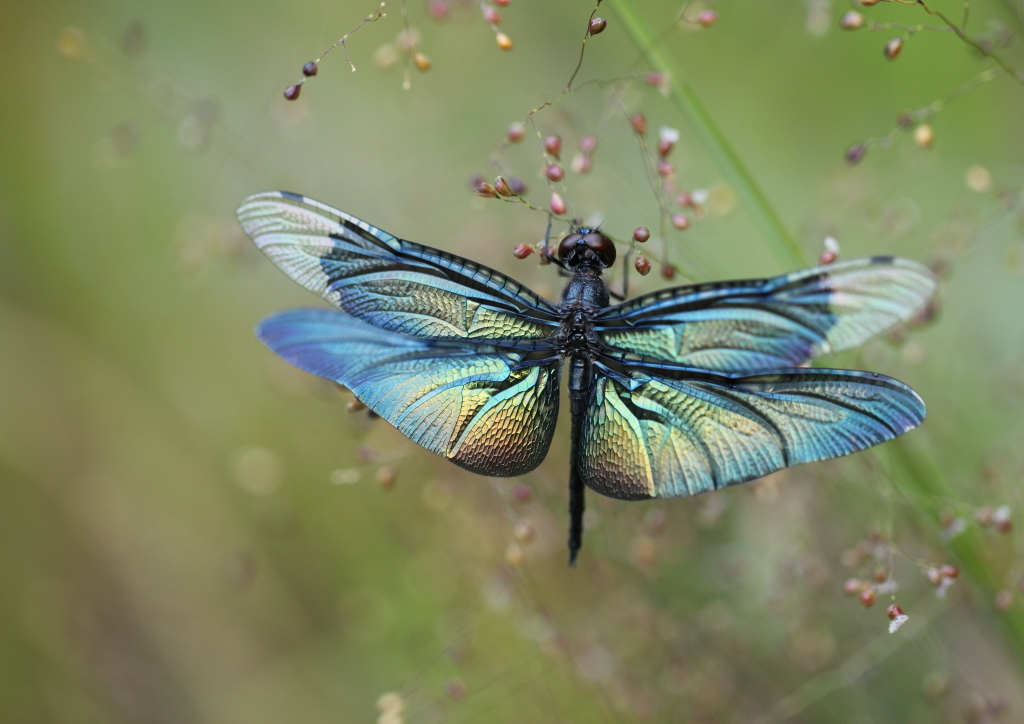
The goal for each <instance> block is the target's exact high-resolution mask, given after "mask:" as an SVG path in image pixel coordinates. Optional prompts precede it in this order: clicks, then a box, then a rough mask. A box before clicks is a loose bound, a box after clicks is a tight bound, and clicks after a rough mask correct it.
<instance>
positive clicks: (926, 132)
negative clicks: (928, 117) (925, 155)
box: [914, 123, 935, 148]
mask: <svg viewBox="0 0 1024 724" xmlns="http://www.w3.org/2000/svg"><path fill="white" fill-rule="evenodd" d="M934 141H935V131H933V130H932V127H931V125H930V124H928V123H922V124H921V125H920V126H918V127H917V128H915V129H914V142H915V143H916V144H917V145H918V146H920V147H921V148H931V147H932V143H933V142H934Z"/></svg>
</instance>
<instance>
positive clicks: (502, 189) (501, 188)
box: [494, 176, 515, 196]
mask: <svg viewBox="0 0 1024 724" xmlns="http://www.w3.org/2000/svg"><path fill="white" fill-rule="evenodd" d="M494 190H495V191H497V192H498V195H499V196H515V191H513V190H512V187H511V186H509V185H508V181H506V180H505V179H504V178H502V177H501V176H498V177H497V178H496V179H494Z"/></svg>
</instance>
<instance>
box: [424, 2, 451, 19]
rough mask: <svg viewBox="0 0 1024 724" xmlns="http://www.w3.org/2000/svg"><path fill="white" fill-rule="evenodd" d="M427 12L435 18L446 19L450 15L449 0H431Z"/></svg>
mask: <svg viewBox="0 0 1024 724" xmlns="http://www.w3.org/2000/svg"><path fill="white" fill-rule="evenodd" d="M427 12H428V13H429V14H430V17H432V18H433V19H434V20H437V21H441V20H445V19H446V18H447V17H448V0H430V3H429V4H428V5H427Z"/></svg>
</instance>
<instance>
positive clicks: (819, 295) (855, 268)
mask: <svg viewBox="0 0 1024 724" xmlns="http://www.w3.org/2000/svg"><path fill="white" fill-rule="evenodd" d="M934 291H935V277H934V275H933V274H932V273H931V271H930V270H929V269H928V268H927V267H925V266H923V265H922V264H919V263H917V262H914V261H910V260H907V259H898V258H894V257H872V258H869V259H854V260H852V261H848V262H842V263H838V264H831V265H828V266H821V267H815V268H813V269H803V270H801V271H797V272H793V273H791V274H783V275H782V276H778V277H775V278H773V279H756V280H749V281H728V282H715V283H710V284H698V285H693V286H688V287H677V288H675V289H666V290H664V291H660V292H654V293H652V294H645V295H643V296H640V297H636V298H635V299H631V300H629V301H627V302H624V303H623V304H620V305H618V306H615V307H609V308H608V309H605V310H604V311H603V312H602V313H601V314H600V315H599V316H598V318H597V320H596V327H597V330H598V333H599V334H600V336H601V338H602V339H603V340H604V342H605V344H607V345H609V346H610V347H612V348H614V349H617V350H620V351H625V352H633V353H636V354H640V355H645V356H649V357H655V358H658V359H662V360H668V361H671V362H677V363H679V364H683V365H687V366H689V367H702V368H704V369H709V370H717V371H721V372H753V371H757V370H765V369H777V368H780V367H793V366H796V365H800V364H803V363H805V362H807V361H808V360H810V359H813V358H815V357H818V356H819V355H822V354H826V353H829V352H837V351H839V350H844V349H849V348H851V347H856V346H857V345H859V344H861V343H863V342H864V341H865V340H867V339H868V338H869V337H871V336H872V335H875V334H878V333H879V332H882V331H884V330H886V329H888V328H890V327H892V326H894V325H896V324H898V323H900V322H903V321H905V320H907V319H909V318H910V317H912V316H913V315H914V314H916V313H917V312H918V311H920V310H921V309H922V308H923V307H924V305H925V304H926V303H927V301H928V298H929V297H930V296H931V295H932V293H933V292H934Z"/></svg>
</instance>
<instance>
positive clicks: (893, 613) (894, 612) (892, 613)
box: [885, 603, 903, 621]
mask: <svg viewBox="0 0 1024 724" xmlns="http://www.w3.org/2000/svg"><path fill="white" fill-rule="evenodd" d="M885 615H886V616H888V617H889V620H890V621H892V620H893V619H895V618H896V617H897V616H902V615H903V609H902V608H900V607H899V606H897V605H896V604H895V603H894V604H892V605H890V606H889V608H887V609H885Z"/></svg>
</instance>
